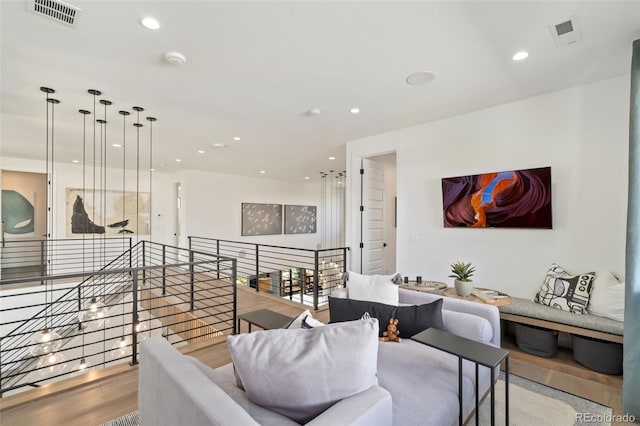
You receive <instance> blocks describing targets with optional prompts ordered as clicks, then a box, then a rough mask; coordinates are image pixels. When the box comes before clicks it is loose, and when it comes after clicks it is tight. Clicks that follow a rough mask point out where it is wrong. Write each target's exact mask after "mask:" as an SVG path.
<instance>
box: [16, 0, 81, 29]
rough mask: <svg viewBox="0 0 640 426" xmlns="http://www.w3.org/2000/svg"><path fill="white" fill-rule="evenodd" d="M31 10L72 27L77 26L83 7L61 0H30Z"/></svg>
mask: <svg viewBox="0 0 640 426" xmlns="http://www.w3.org/2000/svg"><path fill="white" fill-rule="evenodd" d="M28 6H29V10H31V11H32V12H33V13H37V14H38V15H41V16H45V17H47V18H49V19H53V20H54V21H57V22H60V23H62V24H65V25H69V26H70V27H75V26H76V22H77V19H78V14H79V13H80V12H81V11H82V9H80V8H77V7H75V6H71V5H70V4H67V3H65V2H62V1H59V0H29V1H28Z"/></svg>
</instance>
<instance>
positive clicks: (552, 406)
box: [101, 373, 611, 426]
mask: <svg viewBox="0 0 640 426" xmlns="http://www.w3.org/2000/svg"><path fill="white" fill-rule="evenodd" d="M495 392H496V409H495V414H496V424H497V425H504V424H505V423H504V420H505V419H504V375H503V373H500V380H499V381H498V383H496V388H495ZM577 413H581V414H582V415H583V418H586V417H587V416H586V415H588V417H589V418H591V419H599V420H602V421H601V422H590V423H589V422H581V421H579V420H578V417H577ZM610 417H611V408H609V407H605V406H604V405H600V404H597V403H595V402H592V401H589V400H587V399H584V398H580V397H578V396H575V395H572V394H569V393H566V392H562V391H559V390H557V389H553V388H550V387H548V386H544V385H541V384H539V383H536V382H532V381H530V380H527V379H523V378H522V377H519V376H514V375H513V374H511V375H510V376H509V424H510V425H515V426H556V425H557V426H567V425H578V424H579V425H580V426H609V425H610V424H611V423H610V422H608V421H606V420H607V418H610ZM475 422H476V420H475V417H472V418H471V420H470V421H469V422H468V423H467V424H468V425H475V424H476V423H475ZM139 424H140V419H139V417H138V412H137V411H135V412H133V413H129V414H127V415H125V416H122V417H118V418H117V419H114V420H111V421H109V422H106V423H103V424H102V425H101V426H137V425H139ZM479 424H480V425H490V424H491V406H490V399H489V397H488V396H487V398H486V399H485V401H484V402H483V403H482V405H481V406H480V421H479Z"/></svg>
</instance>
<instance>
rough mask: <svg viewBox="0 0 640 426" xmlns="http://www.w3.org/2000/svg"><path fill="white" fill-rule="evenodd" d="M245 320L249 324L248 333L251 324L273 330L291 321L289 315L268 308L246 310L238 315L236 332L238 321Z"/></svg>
mask: <svg viewBox="0 0 640 426" xmlns="http://www.w3.org/2000/svg"><path fill="white" fill-rule="evenodd" d="M241 320H243V321H246V322H247V324H249V333H251V325H256V326H258V327H260V328H261V329H263V330H273V329H274V328H281V327H282V326H283V325H285V324H286V323H287V322H289V321H291V317H288V316H286V315H282V314H280V313H278V312H274V311H272V310H270V309H260V310H259V311H253V312H247V313H246V314H241V315H238V333H240V321H241Z"/></svg>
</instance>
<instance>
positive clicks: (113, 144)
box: [111, 143, 122, 148]
mask: <svg viewBox="0 0 640 426" xmlns="http://www.w3.org/2000/svg"><path fill="white" fill-rule="evenodd" d="M111 146H112V147H114V148H122V145H120V144H119V143H112V144H111Z"/></svg>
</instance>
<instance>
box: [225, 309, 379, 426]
mask: <svg viewBox="0 0 640 426" xmlns="http://www.w3.org/2000/svg"><path fill="white" fill-rule="evenodd" d="M227 345H228V347H229V352H231V358H232V360H233V364H234V366H235V368H236V371H237V373H238V375H239V376H240V379H241V381H242V384H243V385H244V388H245V391H246V394H247V398H249V400H251V401H252V402H254V403H255V404H258V405H261V406H263V407H265V408H268V409H270V410H273V411H275V412H278V413H280V414H283V415H285V416H287V417H289V418H291V419H293V420H295V421H297V422H298V423H306V422H308V421H309V420H311V419H313V418H314V417H316V416H317V415H319V414H321V413H322V412H323V411H325V410H326V409H327V408H329V407H330V406H331V405H333V404H335V403H336V402H338V401H340V400H342V399H344V398H347V397H350V396H353V395H355V394H357V393H360V392H363V391H365V390H367V389H369V388H370V387H371V386H374V385H377V384H378V379H377V368H378V321H377V320H376V319H369V320H364V321H360V320H358V321H352V322H344V323H340V324H332V325H328V326H325V327H316V328H313V329H311V330H305V329H289V330H286V329H277V330H268V331H258V332H254V333H248V334H239V335H235V336H229V337H228V338H227Z"/></svg>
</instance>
